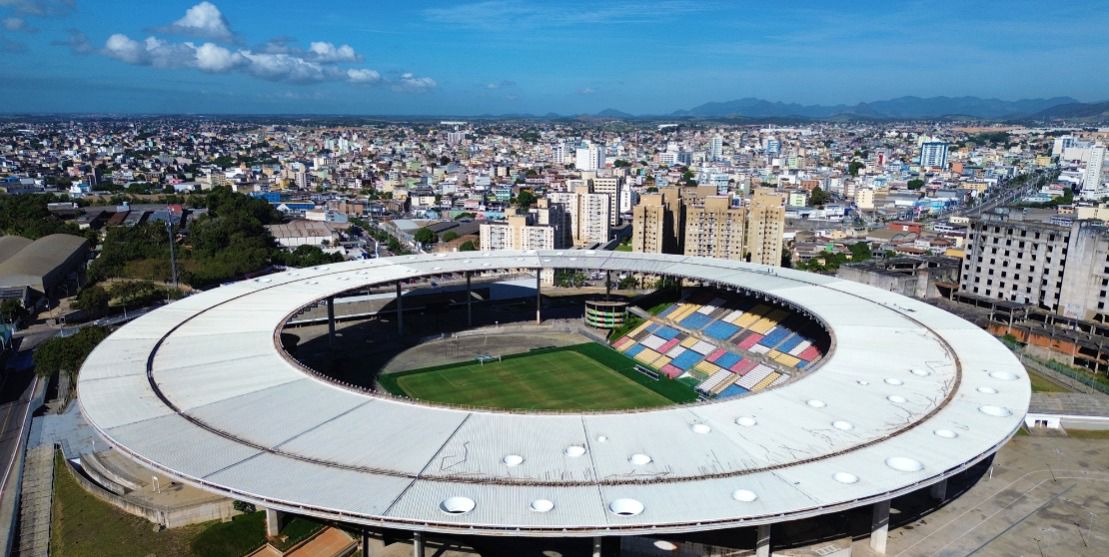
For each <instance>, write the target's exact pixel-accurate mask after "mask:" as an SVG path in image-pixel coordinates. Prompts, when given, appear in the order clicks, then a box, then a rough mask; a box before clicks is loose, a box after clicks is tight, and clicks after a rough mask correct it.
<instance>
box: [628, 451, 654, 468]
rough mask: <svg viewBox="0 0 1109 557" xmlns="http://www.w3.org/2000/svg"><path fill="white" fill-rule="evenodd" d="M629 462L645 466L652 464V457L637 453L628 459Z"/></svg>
mask: <svg viewBox="0 0 1109 557" xmlns="http://www.w3.org/2000/svg"><path fill="white" fill-rule="evenodd" d="M628 462H630V463H632V464H634V465H636V466H643V465H645V464H650V463H651V457H649V456H647V455H645V454H643V453H635V454H633V455H631V456H630V457H628Z"/></svg>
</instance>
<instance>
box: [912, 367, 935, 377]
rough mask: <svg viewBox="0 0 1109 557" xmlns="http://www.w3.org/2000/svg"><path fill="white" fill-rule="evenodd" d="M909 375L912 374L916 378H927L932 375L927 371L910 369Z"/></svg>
mask: <svg viewBox="0 0 1109 557" xmlns="http://www.w3.org/2000/svg"><path fill="white" fill-rule="evenodd" d="M909 373H911V374H913V375H915V376H917V377H927V376H929V375H932V372H931V371H928V370H926V369H910V370H909Z"/></svg>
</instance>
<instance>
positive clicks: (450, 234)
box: [443, 230, 458, 242]
mask: <svg viewBox="0 0 1109 557" xmlns="http://www.w3.org/2000/svg"><path fill="white" fill-rule="evenodd" d="M456 238H458V233H457V232H455V231H453V230H448V231H446V232H444V233H443V241H444V242H450V241H452V240H454V239H456Z"/></svg>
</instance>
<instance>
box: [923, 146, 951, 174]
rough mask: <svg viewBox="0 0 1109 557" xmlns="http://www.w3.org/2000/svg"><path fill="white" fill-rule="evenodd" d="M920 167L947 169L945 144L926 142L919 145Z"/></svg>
mask: <svg viewBox="0 0 1109 557" xmlns="http://www.w3.org/2000/svg"><path fill="white" fill-rule="evenodd" d="M920 166H922V167H926V168H947V143H944V142H943V141H928V142H925V143H922V144H921V145H920Z"/></svg>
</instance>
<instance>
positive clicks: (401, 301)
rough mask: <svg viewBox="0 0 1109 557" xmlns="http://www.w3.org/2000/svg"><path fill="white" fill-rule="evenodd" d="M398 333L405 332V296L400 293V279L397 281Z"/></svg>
mask: <svg viewBox="0 0 1109 557" xmlns="http://www.w3.org/2000/svg"><path fill="white" fill-rule="evenodd" d="M397 334H398V335H403V334H404V298H403V297H402V296H401V294H400V281H399V280H398V281H397Z"/></svg>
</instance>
